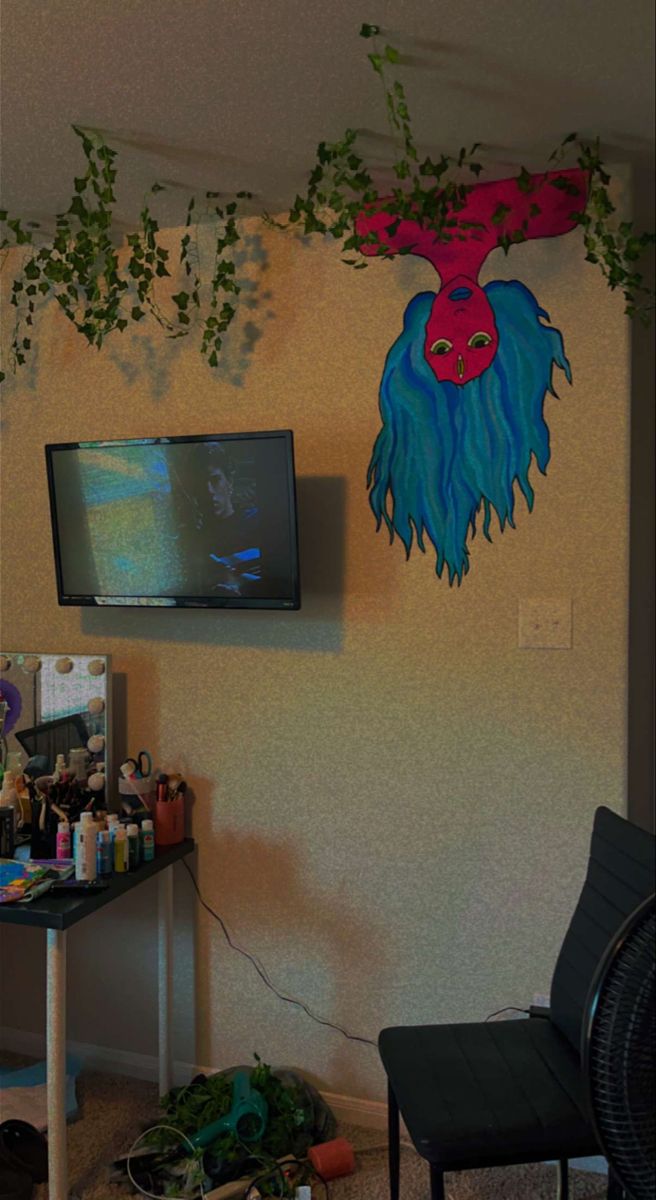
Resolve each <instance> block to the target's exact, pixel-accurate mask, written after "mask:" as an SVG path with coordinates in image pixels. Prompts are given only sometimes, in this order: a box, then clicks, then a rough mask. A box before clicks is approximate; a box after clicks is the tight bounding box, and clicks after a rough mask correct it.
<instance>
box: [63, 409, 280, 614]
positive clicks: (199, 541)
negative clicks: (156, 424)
mask: <svg viewBox="0 0 656 1200" xmlns="http://www.w3.org/2000/svg"><path fill="white" fill-rule="evenodd" d="M46 464H47V469H48V487H49V492H50V512H51V517H52V529H53V540H54V550H55V566H56V572H57V589H58V595H59V603H60V604H76V605H81V604H96V605H139V606H142V605H143V606H148V607H162V606H164V607H175V606H179V607H187V608H291V609H296V608H299V607H300V588H299V575H298V549H297V535H296V491H295V482H294V449H293V437H292V434H291V432H290V431H289V430H277V431H274V432H271V433H240V434H233V433H231V434H211V435H207V436H202V437H172V438H165V437H162V438H138V439H132V440H130V441H102V442H68V443H61V444H57V445H49V446H46Z"/></svg>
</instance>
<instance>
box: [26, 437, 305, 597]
mask: <svg viewBox="0 0 656 1200" xmlns="http://www.w3.org/2000/svg"><path fill="white" fill-rule="evenodd" d="M260 438H268V439H269V440H270V439H271V438H280V439H282V440H283V441H284V442H285V444H286V450H287V475H288V493H287V501H288V503H287V514H288V519H289V534H290V539H289V541H290V555H291V564H290V565H291V572H290V576H291V584H292V586H291V595H290V596H289V597H272V596H262V597H260V596H258V597H255V596H240V597H239V598H233V597H228V596H225V597H223V596H222V597H218V596H134V597H131V596H125V597H123V596H121V597H114V596H107V597H106V598H105V597H103V598H101V600H100V603H99V602H98V599H97V597H96V596H94V595H77V594H72V593H68V592H65V591H64V587H63V579H62V562H61V546H60V542H59V529H58V520H57V497H56V493H55V479H54V471H53V465H52V456H53V453H54V451H56V450H88V449H92V448H95V447H97V448H98V449H101V448H104V447H109V446H143V445H153V446H157V445H169V444H171V443H173V442H183V443H186V444H189V443H191V442H228V441H244V440H246V439H252V440H256V439H260ZM44 449H45V455H46V471H47V475H48V498H49V501H50V525H51V529H52V541H53V551H54V557H55V575H56V579H57V600H58V603H59V604H60V605H61V606H65V605H69V606H70V605H72V606H74V607H76V608H84V607H92V608H142V609H144V611H146V612H151V613H152V612H153V611H154V610H155V609H158V608H165V609H173V610H175V609H179V608H192V609H201V608H216V609H245V608H246V609H269V610H277V611H280V610H282V611H284V612H293V611H297V610H298V609H299V608H300V607H301V581H300V571H299V562H298V511H297V503H296V472H295V469H294V434H293V431H292V430H291V429H270V430H258V431H257V432H255V433H200V434H182V435H175V436H172V437H165V436H159V437H140V438H101V439H94V440H93V441H91V440H89V441H86V440H85V441H81V442H48V443H47V444H46V445H45V447H44ZM112 601H114V603H112ZM149 601H152V603H149ZM158 601H160V603H158Z"/></svg>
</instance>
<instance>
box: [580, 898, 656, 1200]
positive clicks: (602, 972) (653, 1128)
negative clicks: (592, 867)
mask: <svg viewBox="0 0 656 1200" xmlns="http://www.w3.org/2000/svg"><path fill="white" fill-rule="evenodd" d="M583 1065H584V1073H585V1075H586V1076H587V1080H588V1099H589V1104H590V1109H591V1114H592V1120H593V1123H594V1127H595V1130H596V1133H597V1137H598V1138H599V1142H600V1144H601V1148H602V1150H603V1152H604V1154H605V1155H606V1158H607V1159H608V1164H609V1169H610V1172H611V1177H613V1176H614V1177H615V1183H616V1184H617V1185H619V1188H620V1189H623V1190H624V1191H625V1193H626V1195H627V1196H628V1197H630V1198H631V1200H654V1196H656V897H655V896H650V897H649V898H648V899H647V900H645V901H644V902H643V903H642V904H641V905H639V907H638V908H637V909H636V910H635V912H634V913H633V914H632V916H631V917H629V919H628V921H626V923H625V924H624V925H623V926H622V927H621V929H620V930H619V932H618V934H617V936H616V937H615V938H614V939H613V941H612V943H611V945H610V946H609V947H608V950H607V952H606V954H605V956H604V959H603V960H602V962H601V963H600V966H599V971H598V973H597V976H596V979H595V981H594V982H593V985H592V988H591V990H590V996H589V1000H588V1021H587V1028H586V1030H585V1034H584V1046H583ZM609 1194H610V1192H609Z"/></svg>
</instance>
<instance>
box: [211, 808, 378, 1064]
mask: <svg viewBox="0 0 656 1200" xmlns="http://www.w3.org/2000/svg"><path fill="white" fill-rule="evenodd" d="M203 807H204V806H202V805H199V812H200V810H201V809H202V808H203ZM208 824H209V822H208ZM195 832H196V836H197V837H198V839H199V850H198V855H199V860H200V861H199V865H198V866H194V867H193V870H194V874H195V876H196V879H197V882H198V885H199V890H200V893H201V895H202V897H203V900H204V901H205V903H206V904H208V905H209V906H210V908H212V909H213V910H214V911H215V912H216V913H218V914H219V915H220V916H221V917H222V918H223V919H224V920H225V923H226V926H227V928H228V931H229V933H230V936H231V940H232V941H233V943H234V944H236V945H237V946H239V947H240V948H241V949H242V950H246V951H248V953H249V954H251V955H252V956H253V957H254V958H255V959H256V960H257V962H258V963H259V965H260V967H261V968H262V969H263V971H264V973H265V974H266V975H267V977H268V978H269V981H270V983H271V984H272V985H273V987H274V988H275V989H276V991H277V992H279V993H281V995H283V996H286V997H289V998H291V999H297V1000H301V1001H304V1002H305V1004H307V1006H308V1008H309V1009H310V1010H311V1012H312V1013H314V1014H315V1016H316V1017H319V1018H321V1019H322V1020H323V1021H329V1022H331V1023H332V1024H336V1025H340V1026H342V1028H344V1029H345V1030H347V1032H348V1033H350V1034H355V1035H356V1036H359V1037H369V1038H373V1037H374V1036H375V1030H372V1029H371V1028H368V1027H364V1028H361V1027H360V1026H361V1025H362V1021H361V1020H360V1024H359V1026H358V1027H357V1028H356V1027H355V1025H354V1023H353V1022H352V1021H351V1022H349V1019H348V1016H347V1014H346V1013H345V1012H344V998H345V995H346V997H347V998H350V997H355V1001H356V1002H357V1000H358V999H361V998H362V997H368V996H370V995H371V994H372V992H373V993H374V994H381V995H382V994H384V993H385V983H384V970H385V968H384V966H383V964H384V962H385V941H386V931H385V929H384V927H383V923H382V921H381V923H380V925H372V923H371V920H370V919H363V917H362V915H361V913H360V912H359V911H358V908H357V905H356V903H355V902H353V901H351V899H350V897H349V893H348V890H346V889H344V888H340V889H337V888H332V887H331V888H330V889H328V888H327V887H323V888H322V887H319V886H317V885H316V884H314V883H313V880H312V874H311V869H310V867H309V866H308V865H307V851H306V847H305V844H304V837H305V835H304V833H303V830H302V829H301V830H300V832H299V833H298V835H297V836H296V838H295V839H293V838H290V837H283V836H278V837H276V836H274V835H272V834H271V833H270V832H268V831H254V830H238V829H234V828H233V829H230V828H225V829H220V830H215V831H214V834H213V835H212V830H211V829H209V828H208V829H207V831H206V833H205V836H204V835H203V832H202V821H201V828H199V830H197V831H195ZM336 833H338V831H337V830H336ZM210 839H211V841H210ZM210 846H211V868H209V869H206V870H203V867H202V858H203V853H204V848H205V853H206V854H207V852H208V850H209V848H210ZM332 850H333V852H334V856H335V862H336V864H337V865H339V862H340V858H341V853H342V850H341V847H340V846H339V844H337V845H336V846H334V847H333V848H332ZM321 853H322V856H323V857H324V858H325V857H328V858H330V855H331V846H330V844H329V839H326V840H325V841H324V844H323V845H322V849H321ZM205 861H206V863H207V859H206V860H205ZM197 912H198V918H197V931H196V948H197V952H196V976H195V978H196V1021H195V1028H196V1031H197V1042H196V1061H199V1062H207V1060H208V1058H209V1059H210V1061H211V1059H212V1057H213V1054H212V1045H213V1044H214V1045H215V1044H216V1030H212V1029H211V1028H208V1013H211V1012H212V1009H213V989H214V987H215V985H216V979H217V977H219V978H223V980H224V982H223V984H221V985H220V986H221V988H222V992H223V998H222V1002H221V1008H222V1009H223V1016H222V1021H223V1022H225V1020H226V1017H227V1018H228V1024H229V1025H231V1026H233V1028H234V1029H238V1028H239V1027H242V1028H243V1029H244V1030H245V1031H246V1032H245V1033H244V1034H243V1035H240V1037H241V1036H245V1037H246V1039H247V1044H248V1041H250V1045H251V1046H252V1049H253V1050H256V1051H257V1053H259V1054H260V1055H262V1056H263V1057H264V1058H266V1057H267V1055H270V1054H271V1053H272V1048H271V1046H270V1045H267V1044H266V1042H267V1040H268V1038H267V1032H266V1028H265V1029H264V1030H262V1031H260V1030H259V1022H260V1021H261V1020H262V1019H263V1017H264V1013H267V1014H268V1019H269V1021H271V1022H275V1021H276V1017H277V1014H278V1013H279V1012H280V1019H281V1021H283V1022H284V1025H283V1027H282V1028H283V1030H285V1029H286V1031H287V1033H286V1035H285V1033H284V1032H282V1031H281V1033H280V1034H278V1033H277V1032H276V1030H275V1025H274V1032H273V1036H274V1038H278V1037H280V1036H282V1037H285V1036H287V1037H289V1036H291V1035H292V1034H293V1036H294V1038H295V1044H298V1046H299V1057H300V1055H302V1053H303V1046H304V1045H308V1046H311V1045H313V1043H314V1042H315V1041H316V1039H317V1038H318V1037H321V1036H322V1034H321V1033H320V1029H323V1031H324V1035H325V1036H326V1037H328V1038H329V1039H330V1044H331V1045H332V1042H333V1041H334V1042H335V1043H339V1044H340V1046H341V1043H342V1037H343V1035H342V1034H340V1033H339V1032H338V1031H335V1030H331V1029H330V1028H329V1027H327V1026H319V1027H317V1024H316V1023H315V1021H313V1019H312V1018H311V1017H309V1016H308V1015H307V1014H306V1013H305V1012H304V1011H303V1009H302V1008H300V1007H298V1006H297V1005H293V1004H289V1003H288V1002H286V1001H285V1000H282V999H280V998H279V997H276V996H275V994H274V993H272V992H270V991H269V989H268V988H267V985H266V983H265V982H264V980H263V979H262V978H261V977H260V978H259V979H258V976H257V971H256V968H255V966H253V964H252V963H249V962H248V961H247V959H246V958H244V957H243V956H242V955H240V954H239V953H238V952H237V951H235V950H231V949H230V947H229V946H228V945H227V943H226V939H225V936H224V934H223V932H222V931H221V928H220V926H219V924H218V922H217V921H216V920H214V919H213V918H212V917H211V916H210V914H209V913H207V910H202V911H201V910H200V909H198V910H197ZM227 954H230V956H231V959H232V962H231V963H230V967H229V972H230V976H231V979H232V987H231V988H230V986H229V985H228V986H227V987H226V982H225V977H226V975H227V974H228V968H227V967H226V965H225V956H226V955H227ZM222 963H223V965H222ZM372 981H375V984H374V985H373V986H372ZM231 997H232V998H231ZM251 997H252V1000H251ZM351 1007H353V1003H352V1002H351ZM363 1008H364V1010H365V1012H366V1011H367V1009H368V1006H367V1004H366V1003H365V1004H363ZM230 1010H232V1012H231V1013H230ZM249 1010H251V1016H250V1020H251V1026H250V1030H249ZM285 1010H286V1016H285ZM356 1024H357V1020H356ZM365 1024H366V1023H365ZM352 1026H353V1027H352ZM233 1036H235V1035H234V1034H233ZM268 1037H271V1034H269V1035H268ZM258 1039H259V1040H258ZM263 1039H264V1040H263ZM344 1044H345V1045H346V1043H344ZM356 1045H360V1043H354V1042H350V1043H349V1047H350V1053H351V1054H352V1052H353V1049H354V1047H355V1046H356ZM361 1048H362V1049H363V1050H364V1052H365V1053H370V1050H369V1048H368V1047H366V1046H362V1047H361ZM320 1057H322V1056H320ZM288 1065H290V1066H292V1067H298V1068H302V1069H303V1070H304V1074H306V1075H307V1074H308V1071H307V1066H308V1064H305V1063H304V1062H303V1061H297V1062H295V1063H290V1064H288ZM309 1077H310V1078H312V1076H311V1075H310V1076H309ZM313 1082H315V1083H316V1084H318V1086H320V1087H321V1086H325V1082H326V1081H325V1080H322V1079H318V1078H315V1079H314V1080H313Z"/></svg>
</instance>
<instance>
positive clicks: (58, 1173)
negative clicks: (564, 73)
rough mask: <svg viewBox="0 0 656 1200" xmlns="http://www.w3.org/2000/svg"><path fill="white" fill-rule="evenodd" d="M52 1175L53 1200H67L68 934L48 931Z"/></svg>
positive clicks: (50, 1161) (50, 1152) (50, 1153)
mask: <svg viewBox="0 0 656 1200" xmlns="http://www.w3.org/2000/svg"><path fill="white" fill-rule="evenodd" d="M46 1033H47V1057H48V1175H49V1190H48V1195H49V1197H50V1200H67V1197H68V1162H67V1157H66V933H65V932H64V931H63V930H61V929H49V930H48V949H47V1024H46Z"/></svg>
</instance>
